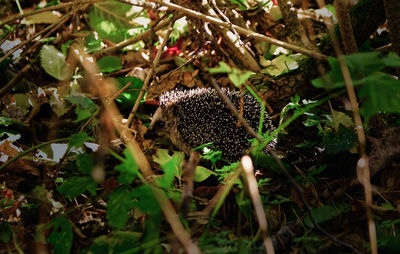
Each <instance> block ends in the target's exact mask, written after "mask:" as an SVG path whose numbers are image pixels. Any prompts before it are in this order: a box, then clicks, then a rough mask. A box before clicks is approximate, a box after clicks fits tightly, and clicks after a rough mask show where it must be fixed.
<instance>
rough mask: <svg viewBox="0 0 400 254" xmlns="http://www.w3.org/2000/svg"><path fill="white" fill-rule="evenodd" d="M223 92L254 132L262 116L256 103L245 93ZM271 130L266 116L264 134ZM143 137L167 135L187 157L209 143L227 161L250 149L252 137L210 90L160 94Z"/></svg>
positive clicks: (235, 159) (177, 91) (270, 124)
mask: <svg viewBox="0 0 400 254" xmlns="http://www.w3.org/2000/svg"><path fill="white" fill-rule="evenodd" d="M222 91H223V93H225V94H226V95H227V97H228V98H229V99H230V101H232V103H233V104H234V105H235V107H236V108H237V109H238V111H239V112H242V113H243V118H244V119H245V120H246V121H247V122H248V123H249V125H250V126H251V127H252V128H253V129H255V130H257V129H258V124H259V119H260V113H261V105H260V104H259V103H258V101H257V100H256V99H255V98H254V97H252V96H251V95H249V94H246V93H241V92H238V91H234V90H230V89H222ZM241 109H242V111H241ZM273 129H274V127H273V126H272V123H271V119H270V118H269V117H268V116H267V115H266V116H265V120H264V125H263V131H265V130H273ZM145 136H146V137H150V138H151V137H156V136H166V137H168V138H169V139H171V141H172V143H174V144H175V145H176V146H177V147H178V148H179V149H180V150H182V151H183V152H185V153H186V154H187V155H188V154H189V153H190V151H191V150H192V149H193V148H195V147H198V146H200V145H202V144H206V143H212V144H213V147H214V148H215V149H217V150H221V151H222V157H223V158H225V159H227V160H228V161H237V160H239V159H240V157H241V156H242V155H243V153H244V151H245V149H247V148H249V147H250V142H249V139H252V138H253V137H252V136H251V135H250V134H248V132H247V131H246V129H245V128H244V127H243V126H242V124H238V120H237V119H236V117H235V116H234V115H233V114H232V112H231V111H230V110H229V108H228V107H227V105H226V104H225V102H224V101H223V100H222V99H221V98H220V97H219V96H218V94H217V92H216V91H215V90H214V89H211V88H197V89H190V90H179V89H175V90H171V91H168V92H165V93H163V94H161V96H160V106H159V108H158V109H157V110H156V112H155V113H154V116H153V120H152V122H151V124H150V126H149V129H148V131H147V133H146V135H145Z"/></svg>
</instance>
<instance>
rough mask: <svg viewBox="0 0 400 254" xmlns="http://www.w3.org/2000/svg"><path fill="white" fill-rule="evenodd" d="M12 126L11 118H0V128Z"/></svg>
mask: <svg viewBox="0 0 400 254" xmlns="http://www.w3.org/2000/svg"><path fill="white" fill-rule="evenodd" d="M11 124H13V120H12V119H11V118H8V117H5V116H0V126H5V127H7V126H9V125H11Z"/></svg>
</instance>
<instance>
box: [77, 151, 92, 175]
mask: <svg viewBox="0 0 400 254" xmlns="http://www.w3.org/2000/svg"><path fill="white" fill-rule="evenodd" d="M93 165H94V158H93V155H89V154H87V153H82V154H79V155H78V156H77V157H76V166H77V167H78V169H79V170H80V171H81V172H82V173H84V174H86V175H90V174H91V172H92V168H93Z"/></svg>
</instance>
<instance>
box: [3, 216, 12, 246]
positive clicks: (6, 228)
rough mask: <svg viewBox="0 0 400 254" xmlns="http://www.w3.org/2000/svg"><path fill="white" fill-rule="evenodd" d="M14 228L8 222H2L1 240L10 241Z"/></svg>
mask: <svg viewBox="0 0 400 254" xmlns="http://www.w3.org/2000/svg"><path fill="white" fill-rule="evenodd" d="M11 235H12V229H11V226H10V224H9V223H8V222H6V221H2V222H0V241H1V242H3V243H8V242H9V241H10V239H11Z"/></svg>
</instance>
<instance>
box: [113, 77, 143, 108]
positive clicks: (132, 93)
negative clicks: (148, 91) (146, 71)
mask: <svg viewBox="0 0 400 254" xmlns="http://www.w3.org/2000/svg"><path fill="white" fill-rule="evenodd" d="M116 80H117V81H118V88H119V89H121V88H123V87H124V86H125V85H126V84H128V83H129V82H131V85H130V86H129V87H128V88H127V89H126V90H125V92H123V93H122V94H120V95H119V96H118V97H117V99H116V101H117V102H118V103H120V104H121V105H122V108H132V107H133V105H134V104H135V102H136V100H137V98H138V96H139V93H140V89H141V88H142V86H143V81H142V80H141V79H139V78H137V77H119V78H116Z"/></svg>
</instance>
